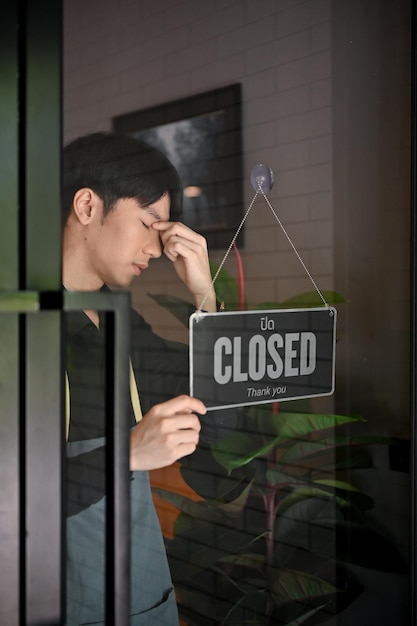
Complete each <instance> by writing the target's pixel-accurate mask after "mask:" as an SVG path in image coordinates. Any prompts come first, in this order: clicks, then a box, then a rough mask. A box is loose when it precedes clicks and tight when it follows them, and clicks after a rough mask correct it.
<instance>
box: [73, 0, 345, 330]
mask: <svg viewBox="0 0 417 626" xmlns="http://www.w3.org/2000/svg"><path fill="white" fill-rule="evenodd" d="M64 6H65V17H64V32H65V39H64V135H65V139H70V138H72V137H74V136H76V135H78V134H81V133H83V132H90V131H93V130H99V129H103V130H105V129H109V128H111V118H112V117H113V116H115V115H118V114H122V113H126V112H130V111H134V110H137V109H141V108H145V107H148V106H152V105H156V104H159V103H162V102H167V101H170V100H173V99H176V98H181V97H185V96H189V95H192V94H194V93H199V92H202V91H206V90H209V89H212V88H216V87H219V86H224V85H227V84H231V83H235V82H240V83H241V84H242V93H243V103H242V118H243V143H244V176H245V181H244V187H245V207H244V209H246V208H247V206H248V203H249V202H250V200H251V198H252V195H253V190H252V188H251V186H250V184H248V180H249V176H250V171H251V169H252V167H253V165H254V164H256V163H257V162H267V163H269V164H270V166H271V167H272V169H273V170H274V173H275V178H276V184H275V187H274V189H273V190H272V192H271V194H270V201H271V203H272V205H273V206H274V208H275V210H276V211H277V213H278V215H279V216H280V219H282V220H283V222H284V223H285V222H286V221H288V223H289V224H296V228H295V229H293V230H294V231H295V232H294V244H295V245H296V247H297V246H298V245H299V246H300V247H301V248H303V247H304V248H306V247H307V248H308V249H314V248H315V247H317V249H318V250H320V251H321V250H323V248H325V249H326V250H328V251H329V252H328V253H329V255H331V250H332V246H333V236H332V228H331V218H332V215H331V212H332V208H331V193H332V178H331V177H332V172H331V167H330V163H331V159H332V154H331V141H332V138H331V119H332V111H331V96H330V74H331V72H330V58H331V57H330V51H329V49H330V2H329V1H328V0H326V1H324V0H310V1H308V2H305V1H303V2H298V1H295V0H292V1H289V0H256V2H252V1H249V2H248V1H246V0H232V1H227V0H217V1H216V2H211V3H207V2H195V1H194V0H185V1H184V0H152V1H150V0H149V1H142V2H138V1H132V0H121V1H119V0H106V1H105V2H98V1H97V0H93V1H91V2H84V1H83V0H67V1H66V2H65V3H64ZM318 195H319V196H320V197H321V198H322V197H324V196H325V197H326V201H325V203H324V205H323V204H322V203H320V202H319V200H318V199H317V197H318ZM316 204H317V208H314V207H315V206H316ZM323 213H324V214H325V215H323ZM324 217H325V220H327V221H323V218H324ZM312 219H319V221H318V222H317V224H316V225H315V226H314V228H312V227H311V220H312ZM322 227H323V228H322ZM304 232H307V233H308V235H304ZM307 236H308V243H307V242H306V240H305V238H306V237H307ZM282 237H283V235H282V233H281V230H280V227H279V226H278V224H277V222H276V221H275V219H274V217H273V216H272V214H271V212H270V211H269V209H268V208H267V207H266V206H265V207H263V206H262V207H261V206H259V203H258V204H257V205H256V207H255V208H254V210H253V213H252V215H251V218H250V219H249V220H248V222H247V235H246V246H245V249H244V250H242V251H241V252H242V255H243V260H244V261H245V260H246V258H248V259H249V258H250V262H248V263H245V272H246V280H247V291H248V297H249V299H250V300H252V301H253V302H256V300H259V299H263V300H267V299H270V300H276V299H279V298H286V297H288V296H290V295H294V294H295V293H296V292H297V289H298V285H297V284H296V283H292V282H291V280H289V279H291V277H292V276H294V275H296V276H298V277H300V278H301V279H302V276H303V270H302V268H301V266H300V264H299V262H298V260H297V258H296V256H295V254H294V253H292V252H291V251H289V252H288V253H285V257H284V258H279V254H281V255H282V254H283V253H282V252H281V253H280V252H279V249H281V248H282V246H283V245H284V247H285V243H284V244H283V243H282ZM265 252H267V254H268V263H266V262H265V261H266V259H265ZM213 257H214V258H215V259H216V258H217V259H221V258H222V252H221V251H216V252H214V251H213ZM228 265H230V268H229V269H230V272H231V273H233V272H234V271H235V267H234V263H233V259H232V257H231V259H230V261H229V260H228V261H226V269H228ZM161 267H162V266H161ZM266 268H267V269H266ZM312 271H313V270H312ZM331 272H332V268H331V267H330V266H329V271H328V274H327V275H326V272H325V270H324V268H323V266H321V268H320V273H321V278H323V277H325V279H326V283H327V284H331V283H332V273H331ZM270 276H272V277H273V278H274V280H273V281H272V282H271V280H269V278H270ZM260 278H265V279H267V280H266V281H264V282H263V283H259V279H260ZM154 279H155V276H152V280H154ZM150 280H151V277H150V276H149V277H148V278H147V277H146V276H143V277H141V280H140V283H139V282H138V283H137V284H135V286H134V287H133V293H134V294H135V292H136V290H138V293H144V292H145V293H146V292H147V291H149V288H150V284H149V282H150ZM260 284H263V285H264V288H265V290H270V293H268V292H267V291H265V293H263V294H261V293H260ZM304 286H305V287H307V288H310V286H311V285H310V286H309V285H308V281H307V282H306V284H305V285H304ZM160 287H161V289H162V288H163V289H166V290H167V291H170V290H171V291H172V290H173V289H175V288H176V287H175V288H174V287H171V285H170V284H169V282H168V281H164V280H162V281H161V282H160ZM252 289H253V290H254V294H253V297H252V294H251V290H252ZM255 296H256V297H255ZM134 297H135V298H136V297H137V296H136V295H134ZM151 306H152V305H151ZM161 317H162V316H161V315H160V312H158V310H156V311H155V314H154V315H153V319H154V320H156V323H157V324H158V320H160V319H161Z"/></svg>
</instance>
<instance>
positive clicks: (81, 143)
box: [62, 132, 182, 224]
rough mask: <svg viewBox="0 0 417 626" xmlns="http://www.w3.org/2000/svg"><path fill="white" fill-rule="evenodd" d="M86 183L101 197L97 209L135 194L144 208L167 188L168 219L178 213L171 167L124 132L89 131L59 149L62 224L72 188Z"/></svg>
mask: <svg viewBox="0 0 417 626" xmlns="http://www.w3.org/2000/svg"><path fill="white" fill-rule="evenodd" d="M83 187H89V188H90V189H92V190H93V191H95V193H96V194H97V195H98V196H99V197H100V198H101V199H102V200H103V214H104V215H106V214H107V213H109V211H111V210H112V209H113V208H114V205H115V204H116V202H117V200H119V199H120V198H135V199H136V200H137V201H138V202H139V203H140V205H141V206H142V207H147V206H149V205H150V204H153V203H154V202H156V201H157V200H159V199H160V198H161V197H162V196H163V195H164V193H166V192H169V194H170V198H171V207H170V219H171V220H175V219H178V216H179V215H180V213H181V204H182V185H181V180H180V177H179V175H178V172H177V170H176V169H175V168H174V166H173V165H172V163H171V162H170V161H169V159H168V158H167V157H166V156H165V155H164V154H163V153H162V152H160V150H158V149H157V148H154V147H153V146H150V145H149V144H147V143H145V142H144V141H141V140H140V139H136V138H134V137H132V136H129V135H121V134H120V135H119V134H115V133H110V132H100V133H92V134H89V135H85V136H83V137H79V138H78V139H75V140H74V141H72V142H70V143H69V144H67V145H66V146H65V148H64V151H63V185H62V211H63V224H65V223H66V221H67V219H68V216H69V214H70V211H71V207H72V202H73V199H74V195H75V193H76V192H77V191H78V190H79V189H82V188H83Z"/></svg>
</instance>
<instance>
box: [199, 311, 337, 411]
mask: <svg viewBox="0 0 417 626" xmlns="http://www.w3.org/2000/svg"><path fill="white" fill-rule="evenodd" d="M335 329H336V310H335V309H333V308H324V309H323V308H321V309H294V310H272V311H244V312H234V311H233V312H223V313H200V312H197V313H195V314H194V315H192V316H191V318H190V394H191V395H192V396H195V397H197V398H199V399H200V400H202V401H203V402H204V403H205V405H206V406H207V408H208V409H216V408H218V409H220V408H227V407H233V406H244V405H248V404H258V403H265V402H275V401H277V400H279V401H282V400H294V399H297V398H309V397H313V396H325V395H330V394H332V393H333V391H334V360H335Z"/></svg>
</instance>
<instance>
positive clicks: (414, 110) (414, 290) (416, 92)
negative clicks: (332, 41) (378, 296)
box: [410, 0, 417, 626]
mask: <svg viewBox="0 0 417 626" xmlns="http://www.w3.org/2000/svg"><path fill="white" fill-rule="evenodd" d="M411 51H412V76H411V85H412V91H411V93H412V102H411V149H412V154H411V251H410V252H411V285H410V294H411V298H410V299H411V315H410V318H411V354H410V376H411V384H410V412H411V419H410V421H411V446H410V455H411V459H410V472H411V475H410V484H411V494H410V500H411V506H410V509H411V519H410V525H411V533H410V535H411V537H410V547H411V550H410V566H411V572H410V574H411V576H410V581H411V583H410V598H411V621H410V623H411V624H412V625H413V626H417V552H416V550H417V379H416V376H417V117H416V116H417V10H416V2H415V0H413V3H412V46H411Z"/></svg>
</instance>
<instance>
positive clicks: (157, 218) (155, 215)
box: [144, 206, 162, 221]
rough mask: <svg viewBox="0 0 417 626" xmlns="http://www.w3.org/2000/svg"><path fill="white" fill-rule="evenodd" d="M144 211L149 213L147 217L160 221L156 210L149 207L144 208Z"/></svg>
mask: <svg viewBox="0 0 417 626" xmlns="http://www.w3.org/2000/svg"><path fill="white" fill-rule="evenodd" d="M144 210H145V211H146V212H147V213H149V215H152V217H154V218H155V219H156V220H159V221H161V220H162V217H161V216H160V214H159V213H158V211H157V210H156V209H154V208H153V207H151V206H146V207H144Z"/></svg>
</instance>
